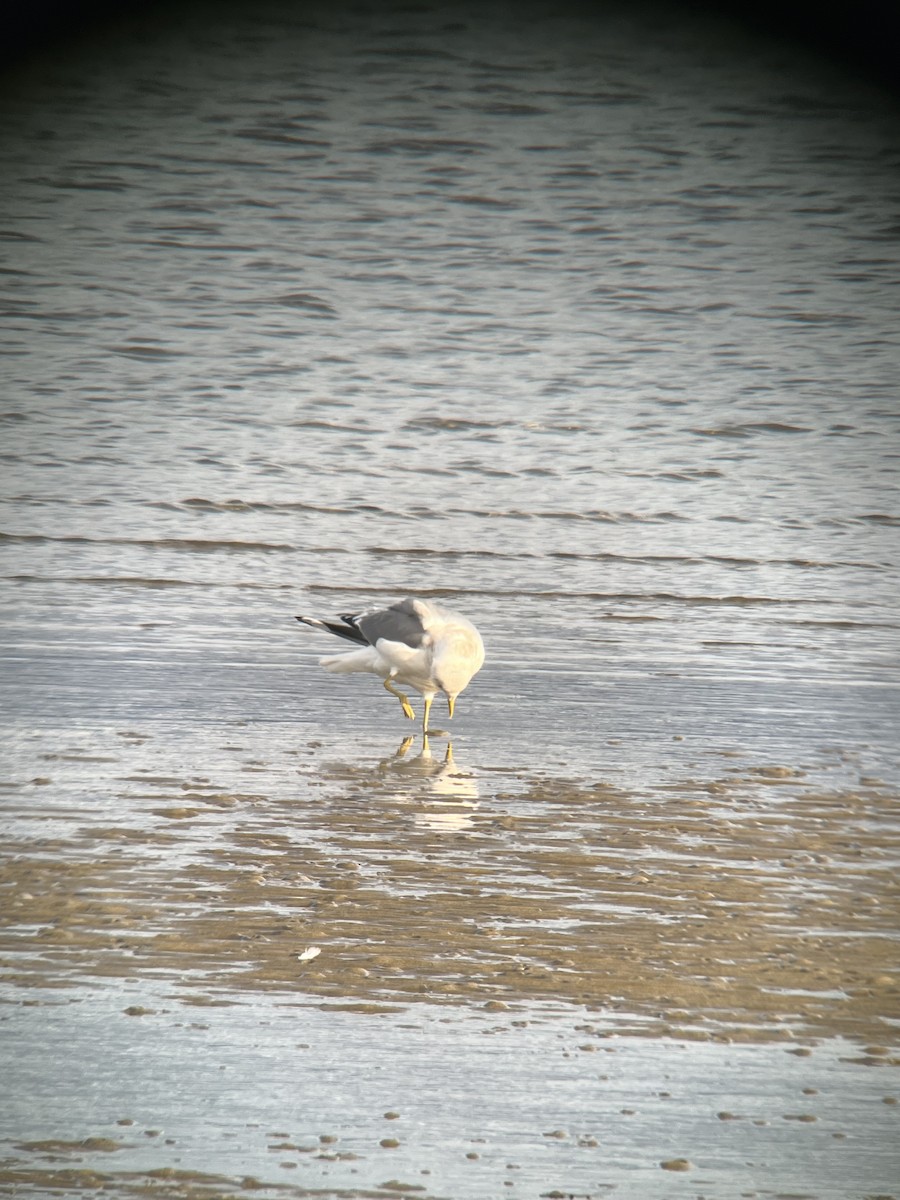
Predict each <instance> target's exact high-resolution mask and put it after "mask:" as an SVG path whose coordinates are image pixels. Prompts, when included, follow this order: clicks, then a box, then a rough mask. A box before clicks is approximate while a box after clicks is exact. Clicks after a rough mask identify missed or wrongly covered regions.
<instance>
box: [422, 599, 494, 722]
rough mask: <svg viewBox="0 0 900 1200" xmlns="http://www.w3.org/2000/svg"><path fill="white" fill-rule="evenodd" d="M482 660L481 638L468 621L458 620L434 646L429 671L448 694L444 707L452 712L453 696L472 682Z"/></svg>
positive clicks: (441, 688) (446, 694)
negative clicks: (432, 659) (430, 670)
mask: <svg viewBox="0 0 900 1200" xmlns="http://www.w3.org/2000/svg"><path fill="white" fill-rule="evenodd" d="M483 664H484V642H482V640H481V634H480V633H479V632H478V630H477V629H476V628H475V626H474V625H470V624H469V622H468V621H465V622H463V621H457V622H455V623H454V628H453V629H452V630H448V631H447V632H446V633H445V635H444V636H443V637H442V638H441V640H440V642H439V643H438V645H437V646H436V647H435V655H434V661H433V664H432V674H433V676H434V680H435V682H436V683H437V685H438V687H439V688H440V690H441V691H442V692H443V693H444V695H445V696H446V697H447V707H448V708H449V710H450V716H451V717H452V716H453V706H454V704H455V703H456V697H457V696H458V695H459V693H460V692H462V691H464V690H465V688H467V687H468V685H469V684H470V683H471V681H472V678H473V676H475V675H476V674H477V673H478V672H479V671H480V670H481V668H482V666H483Z"/></svg>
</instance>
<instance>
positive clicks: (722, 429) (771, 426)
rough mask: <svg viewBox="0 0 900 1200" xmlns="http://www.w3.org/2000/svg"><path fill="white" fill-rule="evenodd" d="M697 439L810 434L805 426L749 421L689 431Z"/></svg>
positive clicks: (778, 422) (809, 430) (779, 422)
mask: <svg viewBox="0 0 900 1200" xmlns="http://www.w3.org/2000/svg"><path fill="white" fill-rule="evenodd" d="M690 432H691V433H695V434H697V436H698V437H717V438H745V437H752V436H753V434H754V433H812V430H811V429H810V428H809V426H806V425H787V424H784V423H783V422H781V421H750V422H747V423H746V424H736V425H711V426H708V427H706V428H704V427H702V426H701V427H699V428H695V429H691V431H690Z"/></svg>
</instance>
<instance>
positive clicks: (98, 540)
mask: <svg viewBox="0 0 900 1200" xmlns="http://www.w3.org/2000/svg"><path fill="white" fill-rule="evenodd" d="M4 542H10V543H20V544H22V543H24V544H27V543H31V544H47V543H51V544H59V543H65V544H67V545H79V546H144V547H146V548H147V549H149V550H187V551H190V552H191V553H197V552H200V553H203V552H209V551H219V550H227V551H229V552H231V551H250V552H253V553H255V552H258V551H284V550H288V551H293V550H295V549H296V547H294V546H292V545H289V544H288V543H287V542H235V541H221V540H211V539H206V538H127V537H86V536H84V535H83V534H59V535H53V534H44V533H3V532H0V544H2V543H4Z"/></svg>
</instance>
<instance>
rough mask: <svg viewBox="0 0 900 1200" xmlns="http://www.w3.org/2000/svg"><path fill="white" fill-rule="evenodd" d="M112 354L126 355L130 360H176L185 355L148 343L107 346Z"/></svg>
mask: <svg viewBox="0 0 900 1200" xmlns="http://www.w3.org/2000/svg"><path fill="white" fill-rule="evenodd" d="M107 350H108V351H109V353H110V354H124V355H125V356H126V357H128V358H175V357H177V356H179V355H181V354H182V353H183V351H181V350H172V349H170V348H169V347H167V346H151V345H148V344H146V343H131V342H129V343H126V344H125V345H122V346H107Z"/></svg>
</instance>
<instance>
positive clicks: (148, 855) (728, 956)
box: [0, 738, 900, 1052]
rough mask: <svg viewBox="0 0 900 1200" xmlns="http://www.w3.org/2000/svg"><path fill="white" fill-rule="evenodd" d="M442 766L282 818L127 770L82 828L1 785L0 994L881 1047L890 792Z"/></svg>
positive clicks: (889, 1013) (194, 785) (774, 769)
mask: <svg viewBox="0 0 900 1200" xmlns="http://www.w3.org/2000/svg"><path fill="white" fill-rule="evenodd" d="M121 742H124V743H125V746H126V747H127V746H128V744H129V743H128V741H127V739H124V738H123V739H121ZM302 753H303V752H302V751H296V754H297V755H298V756H299V755H302ZM313 753H315V750H313ZM447 753H448V752H447V749H446V743H445V742H443V741H436V740H434V739H432V742H431V745H430V746H429V747H428V753H427V754H426V755H425V756H423V755H422V753H421V747H420V746H419V745H418V744H416V745H413V746H412V747H410V748H408V749H406V751H405V753H404V754H403V755H401V756H398V757H391V756H388V757H386V758H385V759H384V760H383V761H382V762H380V763H375V764H374V765H373V766H354V765H352V764H335V763H332V764H330V765H329V764H328V763H327V762H322V763H321V766H320V768H319V774H318V777H315V776H313V777H310V776H308V775H307V776H305V778H304V782H303V788H302V790H301V789H300V788H298V789H297V790H296V791H295V793H294V794H291V793H290V791H288V790H286V791H285V792H284V793H283V794H282V795H281V796H280V797H273V796H267V795H266V794H265V792H262V791H261V792H259V793H255V792H236V791H222V790H220V789H219V787H217V786H216V784H215V783H213V782H209V783H207V784H202V783H198V782H196V781H195V780H191V779H190V778H183V777H180V776H177V775H175V776H162V777H161V776H156V775H153V774H152V773H150V772H149V771H147V770H146V769H144V770H143V771H138V772H137V773H136V774H135V775H133V776H128V775H126V776H125V777H124V778H122V779H120V780H119V781H118V784H117V785H116V783H115V780H109V783H110V784H111V785H113V786H118V787H119V788H120V790H121V792H122V796H123V799H124V800H125V801H126V803H124V804H121V810H120V811H121V815H122V816H123V817H126V818H127V819H126V820H124V821H121V822H116V821H115V820H111V821H110V822H109V823H108V824H105V823H102V821H101V822H93V823H90V824H83V825H81V826H80V827H79V824H78V821H77V816H76V819H75V820H74V821H73V820H72V815H73V814H72V813H71V812H69V811H64V812H63V813H60V812H59V811H58V810H57V809H51V810H49V811H43V812H42V810H41V791H42V788H44V787H46V786H48V785H49V777H48V779H47V780H46V781H42V780H41V778H40V777H38V778H36V779H34V780H32V781H31V782H30V783H28V784H26V785H25V786H24V787H22V786H16V787H13V788H9V787H8V788H7V790H8V791H12V793H13V795H12V796H9V797H8V801H14V799H15V796H16V795H18V796H19V797H20V798H21V803H22V806H23V808H22V811H23V815H24V814H25V813H27V815H28V826H29V828H28V832H27V835H26V836H24V837H18V838H17V837H16V836H15V834H13V836H12V837H11V838H8V839H7V842H6V856H5V861H4V863H3V867H2V876H0V886H2V889H3V895H4V897H5V902H4V905H3V914H4V916H3V922H4V931H3V942H2V951H3V955H4V959H3V962H4V967H5V969H6V971H7V977H8V979H9V980H10V981H11V982H12V983H14V984H15V985H16V986H17V987H19V988H22V989H26V990H27V989H28V988H32V987H58V988H65V987H67V986H73V985H75V984H76V983H81V982H83V981H84V980H85V979H100V980H107V979H120V980H121V979H126V978H133V977H134V976H136V975H138V976H141V975H144V974H152V976H153V977H154V978H160V977H166V978H169V979H171V980H172V981H173V983H177V984H178V987H179V994H180V995H182V997H183V998H184V1000H185V1001H186V1002H191V1003H202V1002H203V998H204V996H209V997H211V998H217V997H219V998H222V997H226V998H227V996H228V995H230V994H231V993H241V992H248V991H249V992H253V993H256V992H265V991H272V990H277V991H284V990H291V989H297V990H299V991H302V992H303V993H304V994H308V995H314V996H319V997H321V998H322V999H323V1000H326V1001H329V1002H333V1001H335V1000H340V1001H341V1002H343V1003H345V1004H347V1005H351V1006H356V1007H359V1008H361V1009H377V1007H378V1006H381V1005H398V1004H402V1003H404V1002H406V1001H410V1000H426V1001H434V1002H440V1003H447V1002H466V1003H481V1004H484V1003H494V1004H496V1005H498V1006H502V1005H504V1004H507V1003H510V1002H516V1001H540V1000H562V1001H566V1002H568V1003H572V1004H580V1005H584V1006H586V1007H587V1008H588V1009H594V1010H596V1011H598V1012H602V1013H610V1012H621V1013H623V1014H636V1015H638V1016H639V1017H640V1025H639V1028H640V1031H641V1032H643V1033H647V1032H651V1033H653V1034H671V1035H673V1036H678V1037H691V1038H697V1039H706V1038H727V1039H739V1040H751V1041H759V1040H769V1039H779V1038H780V1039H784V1038H798V1037H800V1038H817V1037H829V1036H833V1035H841V1036H846V1037H852V1038H856V1039H858V1040H859V1041H860V1042H861V1043H871V1044H877V1045H881V1044H885V1045H888V1046H890V1047H893V1048H896V1045H897V1040H898V1023H900V974H898V969H897V961H896V939H897V923H898V886H900V885H898V880H897V876H896V871H895V863H896V853H897V846H898V837H897V835H898V828H897V822H896V798H895V797H894V796H893V793H892V792H891V790H890V789H888V788H885V787H882V786H878V784H877V781H875V780H872V779H869V778H866V777H863V778H860V779H859V780H858V781H857V784H856V786H855V787H852V788H848V787H841V788H840V789H839V790H827V789H825V788H823V787H822V786H821V785H820V784H817V783H815V782H810V781H809V780H808V779H807V778H806V773H805V772H804V771H803V770H802V769H799V768H790V767H786V766H783V765H779V764H768V765H761V766H760V765H757V766H748V764H746V763H742V762H741V758H740V756H736V757H733V758H732V757H723V759H722V771H721V774H720V776H719V777H718V778H715V779H711V780H706V781H702V780H691V779H684V780H682V781H680V782H677V783H676V782H672V783H670V784H667V785H663V786H657V787H655V788H654V789H653V790H652V791H650V790H648V792H647V793H640V792H636V791H628V790H625V789H622V788H618V787H614V786H612V785H610V784H608V783H604V782H602V781H598V782H595V783H590V782H587V781H576V780H567V779H562V778H561V779H538V778H529V777H528V776H527V775H526V774H524V773H516V772H496V773H494V774H493V775H491V776H489V775H486V774H484V773H482V774H481V776H480V777H476V773H474V772H472V771H470V770H467V769H466V768H465V767H464V766H462V765H457V764H456V762H455V761H453V759H452V756H451V758H450V759H449V761H447V760H445V756H446V754H447ZM101 757H102V756H101ZM124 757H125V756H123V758H124ZM74 758H75V761H76V762H77V761H78V756H77V755H76V756H74ZM64 765H65V759H64V758H63V759H60V760H58V762H57V769H58V770H59V768H61V767H64ZM100 765H101V764H100V763H97V764H96V765H95V768H94V769H95V770H96V769H97V768H99V767H100ZM110 765H116V766H118V765H119V764H110ZM48 769H49V768H48ZM82 769H84V767H83V760H82ZM257 769H258V770H259V771H261V772H263V773H264V766H263V765H260V766H259V767H258V768H257ZM260 782H262V779H261V780H260ZM486 784H488V785H489V786H487V787H486V786H485V785H486ZM479 791H480V792H481V793H482V795H481V798H478V793H479ZM60 823H63V824H65V826H66V827H67V832H66V835H65V836H64V837H60V836H58V835H56V836H55V835H54V831H55V828H56V827H57V826H58V825H59V824H60ZM37 829H39V830H40V834H41V836H40V837H37V838H36V837H35V836H34V835H35V832H36V830H37ZM308 947H316V948H318V949H319V950H320V953H319V954H318V955H316V956H314V957H311V958H310V959H308V960H307V961H301V960H300V957H299V956H300V955H302V954H303V952H304V950H306V949H307V948H308ZM626 1024H627V1020H626ZM892 1052H894V1051H893V1050H892Z"/></svg>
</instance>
